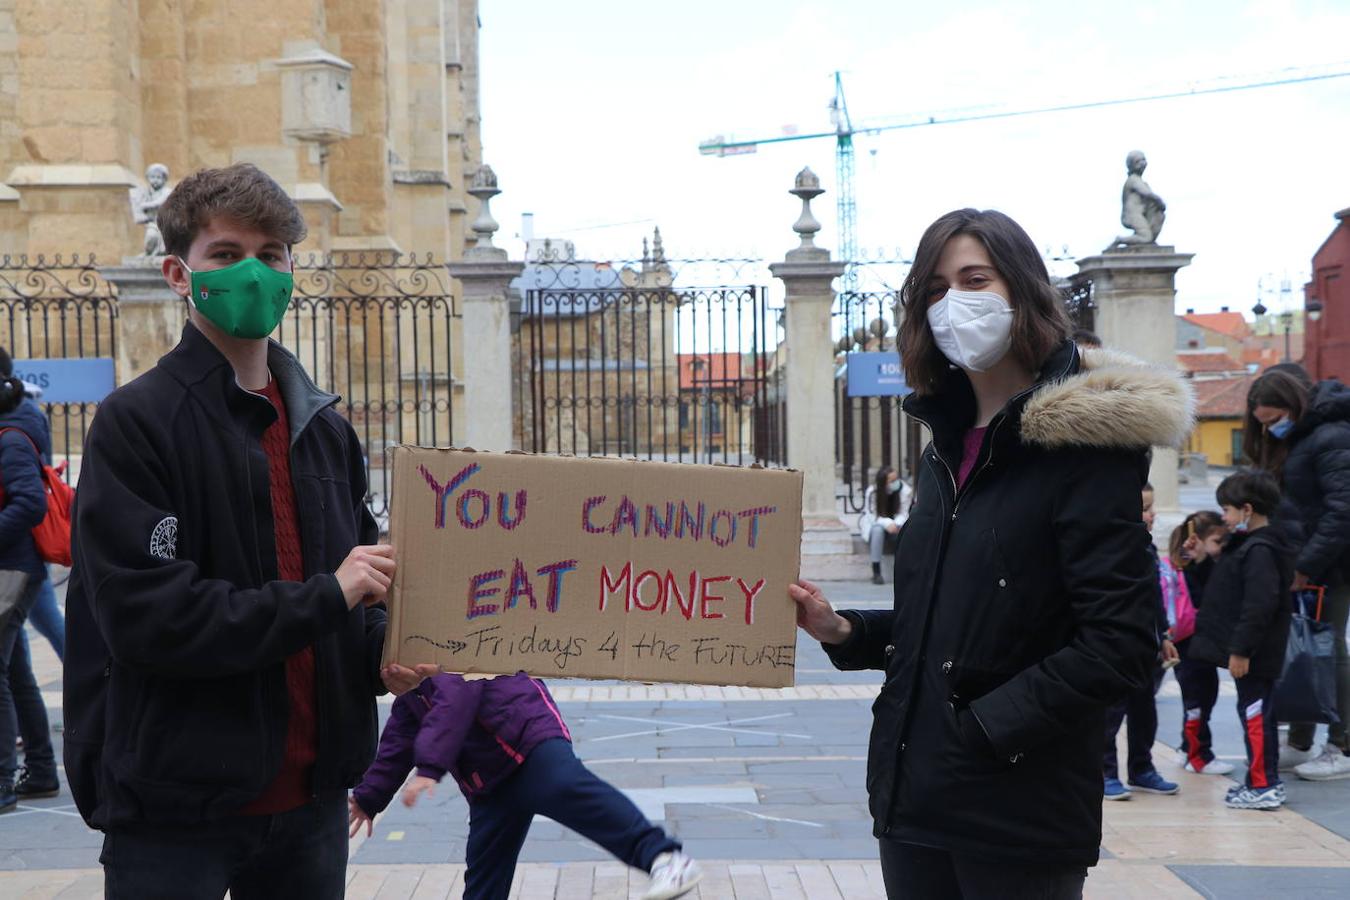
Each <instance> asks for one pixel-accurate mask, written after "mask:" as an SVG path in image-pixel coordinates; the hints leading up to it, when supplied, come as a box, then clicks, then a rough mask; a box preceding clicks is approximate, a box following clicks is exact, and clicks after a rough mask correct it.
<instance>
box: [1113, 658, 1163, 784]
mask: <svg viewBox="0 0 1350 900" xmlns="http://www.w3.org/2000/svg"><path fill="white" fill-rule="evenodd" d="M1162 677H1163V671H1162V669H1158V671H1157V672H1156V673H1155V674H1154V676H1153V685H1152V687H1150V688H1145V689H1144V690H1142V691H1134V692H1132V693H1130V694H1129V695H1128V696H1127V697H1126V698H1125V700H1124V702H1122V703H1117V704H1116V705H1115V706H1113V707H1111V708H1110V709H1108V710H1107V711H1106V734H1105V741H1104V743H1103V744H1102V774H1103V776H1105V777H1106V778H1119V777H1120V767H1119V764H1118V763H1117V762H1116V734H1117V732H1119V731H1120V723H1121V720H1125V719H1127V720H1128V721H1129V725H1128V726H1127V727H1126V729H1125V743H1126V746H1127V747H1128V750H1129V758H1128V759H1127V760H1126V761H1125V765H1126V771H1127V772H1129V777H1130V778H1138V777H1139V776H1140V775H1145V774H1147V773H1149V772H1151V771H1153V741H1154V740H1155V739H1156V738H1157V737H1158V707H1157V704H1156V703H1155V702H1154V699H1153V695H1154V694H1156V693H1158V687H1159V686H1160V685H1161V684H1162Z"/></svg>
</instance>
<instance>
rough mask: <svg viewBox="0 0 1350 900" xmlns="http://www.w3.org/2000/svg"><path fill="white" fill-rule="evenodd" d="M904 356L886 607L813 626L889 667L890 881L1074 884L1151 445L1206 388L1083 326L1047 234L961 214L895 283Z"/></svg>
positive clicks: (815, 621)
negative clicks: (1089, 343)
mask: <svg viewBox="0 0 1350 900" xmlns="http://www.w3.org/2000/svg"><path fill="white" fill-rule="evenodd" d="M901 300H902V303H903V304H904V308H905V317H904V322H903V324H902V326H901V335H900V357H901V359H902V360H903V362H904V366H905V372H906V375H907V378H908V381H909V384H910V385H911V386H912V387H913V388H914V394H913V395H912V396H910V397H909V398H907V399H906V401H905V411H906V412H907V413H909V414H910V415H912V416H915V417H916V418H918V419H920V420H921V421H923V422H924V423H925V424H926V425H927V426H928V428H929V430H930V431H931V433H932V443H931V445H930V446H929V447H928V449H927V450H926V451H925V452H924V454H923V459H922V461H921V463H920V475H919V481H918V484H917V485H916V486H915V491H916V494H917V496H918V502H917V504H916V505H915V507H914V510H913V512H912V513H911V514H910V519H909V522H908V523H907V524H906V526H905V529H904V531H903V532H902V533H901V536H900V546H899V547H898V548H897V550H896V554H897V560H898V562H897V565H896V578H895V605H894V609H893V610H889V611H885V610H845V611H843V612H836V611H835V610H834V609H833V608H832V607H831V606H830V604H829V602H828V601H827V600H826V599H825V597H824V596H823V595H822V594H821V592H820V590H819V589H818V588H817V587H815V586H814V585H811V584H809V583H806V582H801V583H799V584H798V585H796V586H794V587H792V588H790V593H791V595H792V598H793V600H795V601H796V602H797V604H798V614H797V615H798V623H799V624H800V625H801V627H802V628H803V629H804V630H806V631H807V632H808V633H809V634H810V635H811V636H812V637H815V638H816V639H818V640H820V641H821V642H822V643H823V644H824V645H825V649H826V651H827V652H828V653H829V654H830V656H831V658H832V659H833V661H834V663H835V665H837V666H839V667H840V668H846V669H860V668H876V669H883V670H884V671H885V673H886V677H885V683H884V685H883V687H882V689H881V695H880V697H878V699H877V702H876V704H875V705H874V707H873V711H874V723H873V728H872V738H871V747H870V752H869V760H868V777H867V786H868V793H869V795H870V807H871V811H872V815H873V818H874V821H875V833H876V834H877V836H878V837H879V838H880V844H881V864H882V873H883V875H884V877H885V881H886V886H887V891H888V893H889V894H890V895H891V896H900V895H901V893H902V891H903V893H904V896H906V897H960V896H964V897H1012V896H1019V897H1020V896H1037V897H1042V896H1045V897H1076V896H1079V895H1080V894H1081V892H1082V887H1083V881H1084V879H1085V877H1086V870H1087V867H1088V866H1091V865H1093V864H1095V863H1096V861H1097V857H1098V851H1099V846H1100V837H1101V806H1102V804H1101V798H1102V770H1101V759H1102V757H1101V740H1102V737H1101V736H1102V731H1103V728H1104V722H1105V710H1106V707H1107V706H1109V705H1110V704H1112V703H1114V702H1115V701H1117V700H1119V699H1120V698H1121V697H1123V696H1124V695H1125V694H1126V692H1127V691H1129V690H1130V689H1131V688H1138V687H1142V686H1144V685H1147V684H1149V679H1150V678H1151V670H1152V668H1153V666H1154V665H1155V664H1156V659H1157V655H1158V650H1159V644H1158V638H1157V634H1156V631H1155V624H1156V622H1155V617H1156V610H1155V607H1156V605H1157V590H1158V587H1157V584H1158V581H1157V579H1158V573H1157V569H1156V567H1155V566H1154V563H1153V559H1152V557H1151V555H1150V553H1149V549H1148V545H1149V536H1148V531H1147V529H1145V527H1144V523H1143V520H1142V514H1141V513H1142V504H1141V490H1142V487H1143V485H1144V483H1145V480H1146V475H1147V471H1146V468H1147V463H1146V451H1147V449H1148V448H1149V447H1150V446H1152V445H1158V444H1163V445H1173V446H1175V445H1178V444H1180V443H1181V441H1182V440H1183V439H1184V437H1185V436H1186V434H1187V432H1188V431H1189V429H1190V424H1191V406H1192V401H1191V398H1190V395H1189V392H1188V390H1187V388H1186V387H1185V386H1184V384H1183V383H1182V382H1181V381H1180V380H1179V379H1178V378H1176V377H1175V375H1173V374H1172V373H1170V372H1161V371H1154V370H1151V369H1149V368H1147V367H1144V366H1143V365H1142V364H1139V363H1136V362H1134V361H1132V360H1128V359H1122V358H1120V357H1115V356H1110V355H1107V354H1105V353H1104V352H1102V351H1091V352H1089V353H1087V354H1086V355H1081V354H1080V352H1079V350H1078V349H1077V348H1076V347H1075V345H1074V344H1073V342H1071V341H1070V340H1069V325H1068V321H1067V319H1066V317H1065V314H1064V312H1063V311H1062V308H1061V305H1060V297H1059V293H1058V292H1057V291H1056V290H1055V289H1054V288H1053V287H1052V285H1051V284H1050V279H1049V276H1048V274H1047V272H1046V269H1045V264H1044V263H1043V262H1042V260H1041V256H1040V253H1039V252H1038V251H1037V249H1036V244H1035V243H1033V242H1032V240H1031V239H1030V238H1029V237H1028V236H1027V234H1026V232H1025V231H1023V230H1022V228H1021V227H1020V226H1019V225H1018V224H1017V223H1016V222H1014V221H1013V220H1012V219H1010V218H1008V216H1006V215H1004V214H1002V213H1000V212H995V211H992V210H990V211H983V212H980V211H977V210H973V209H963V210H957V211H956V212H952V213H948V214H947V215H945V216H943V217H941V218H940V219H938V220H937V221H936V222H934V223H933V224H932V225H931V226H929V228H928V230H927V231H926V232H925V233H924V236H923V239H922V240H921V241H920V243H919V247H918V250H917V252H916V254H915V260H914V266H913V268H912V269H911V270H910V273H909V276H908V277H907V278H906V280H905V284H904V286H903V288H902V291H901Z"/></svg>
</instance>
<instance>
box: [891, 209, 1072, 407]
mask: <svg viewBox="0 0 1350 900" xmlns="http://www.w3.org/2000/svg"><path fill="white" fill-rule="evenodd" d="M958 234H968V235H970V236H971V237H974V238H975V239H976V240H978V241H979V242H980V243H981V244H983V245H984V249H985V250H986V251H988V253H989V259H990V260H991V261H992V262H993V264H994V268H995V269H997V270H998V273H999V274H1000V275H1002V276H1003V280H1004V281H1006V282H1007V283H1008V288H1009V292H1010V293H1011V294H1012V296H1011V297H1008V298H1007V300H1008V303H1009V304H1011V305H1012V309H1013V325H1012V349H1011V350H1010V351H1009V352H1010V353H1011V354H1012V356H1013V358H1014V359H1016V360H1017V361H1018V362H1019V363H1021V364H1022V366H1024V367H1025V368H1026V369H1027V370H1028V371H1030V372H1037V371H1040V368H1041V366H1042V365H1044V363H1045V360H1046V359H1047V358H1048V357H1049V356H1050V354H1051V353H1052V352H1053V351H1054V349H1055V348H1056V347H1058V346H1059V345H1060V343H1062V342H1063V341H1064V340H1065V338H1067V337H1068V334H1069V328H1070V326H1069V317H1068V315H1067V314H1066V313H1065V312H1064V307H1063V305H1062V303H1061V299H1060V295H1059V291H1057V290H1055V288H1054V286H1053V285H1052V284H1051V283H1050V273H1049V272H1047V271H1046V268H1045V262H1044V260H1042V259H1041V254H1040V251H1038V250H1037V249H1036V245H1035V244H1034V243H1032V241H1031V238H1030V237H1029V236H1028V235H1027V233H1026V232H1025V231H1023V230H1022V226H1021V225H1018V224H1017V223H1016V222H1014V221H1013V220H1012V219H1011V218H1009V217H1008V216H1007V215H1005V214H1003V213H1001V212H999V211H998V210H995V209H985V210H978V209H958V210H955V211H953V212H949V213H947V214H946V215H945V216H942V217H941V218H939V219H938V220H937V221H936V222H934V223H933V224H932V225H929V226H928V230H927V231H925V232H924V233H923V237H922V238H921V239H920V240H919V249H918V250H917V251H915V253H914V265H913V266H912V267H910V270H909V275H908V276H907V277H906V278H905V283H904V285H903V286H901V288H900V303H901V306H902V307H903V308H904V313H905V314H904V320H903V321H902V322H901V325H900V361H901V364H902V365H903V366H904V368H905V379H906V380H907V381H908V382H909V386H910V387H911V388H912V389H913V390H914V391H915V393H918V394H921V395H922V394H932V393H934V392H935V391H937V389H938V387H939V385H941V383H942V379H943V378H944V377H945V376H946V374H947V371H948V369H949V368H950V367H951V363H950V362H949V361H948V360H947V357H945V356H943V355H942V351H941V350H939V349H938V348H937V344H936V343H934V342H933V332H932V331H931V330H930V329H929V327H928V283H929V281H931V280H932V279H933V275H934V271H935V270H936V269H937V265H938V258H939V257H940V256H941V255H942V248H943V247H945V246H946V244H947V241H949V240H951V239H952V238H954V237H956V236H957V235H958Z"/></svg>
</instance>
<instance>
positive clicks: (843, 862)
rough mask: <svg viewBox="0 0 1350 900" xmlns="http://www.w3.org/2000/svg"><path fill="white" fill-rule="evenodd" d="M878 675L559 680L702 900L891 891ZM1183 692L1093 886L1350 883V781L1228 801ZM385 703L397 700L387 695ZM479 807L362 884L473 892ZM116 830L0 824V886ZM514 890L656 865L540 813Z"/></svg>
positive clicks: (86, 870) (52, 882)
mask: <svg viewBox="0 0 1350 900" xmlns="http://www.w3.org/2000/svg"><path fill="white" fill-rule="evenodd" d="M827 593H828V594H829V595H830V596H831V597H832V599H834V600H835V602H836V603H837V604H838V605H844V606H873V607H875V606H885V605H889V597H890V588H889V586H886V587H874V586H872V585H870V584H853V583H848V584H844V583H838V584H830V585H828V586H827ZM30 640H31V641H32V646H33V650H34V657H35V665H36V667H37V669H38V680H39V682H41V683H42V684H43V687H44V691H45V694H46V697H47V699H48V706H49V709H50V710H51V713H52V716H53V721H54V722H56V721H59V719H60V699H61V698H60V670H59V666H58V665H57V663H56V660H55V658H54V656H53V654H52V653H51V650H50V648H49V647H48V646H47V645H46V643H45V641H42V639H41V638H38V637H37V636H36V635H34V634H31V633H30ZM877 684H878V679H877V676H876V673H868V672H859V673H848V672H837V671H835V670H834V669H833V668H831V667H830V666H829V664H828V662H827V661H826V659H825V657H824V654H823V653H822V652H821V651H820V649H819V647H818V646H816V645H815V644H813V643H812V642H809V641H802V642H800V644H799V668H798V673H797V686H796V687H795V688H792V689H789V690H784V691H776V690H752V689H737V688H705V687H689V686H678V685H669V686H666V685H650V686H648V685H628V684H616V683H605V682H585V681H557V682H551V687H552V688H553V689H554V691H555V694H556V696H557V698H558V700H559V704H560V706H561V708H562V711H563V713H564V715H565V716H566V718H567V720H568V722H569V724H570V725H571V727H572V730H573V735H574V737H575V740H576V748H577V752H578V754H579V755H580V756H581V757H582V759H583V760H585V761H586V762H587V764H588V765H589V766H591V767H592V768H593V769H594V770H595V771H596V772H597V773H598V774H600V775H601V776H602V777H604V778H606V779H608V780H609V781H611V782H613V783H614V784H616V785H617V786H618V787H620V788H621V789H622V790H624V791H625V792H626V793H628V794H629V795H630V796H631V797H632V798H633V799H634V800H635V801H636V802H637V803H638V805H639V806H640V807H641V808H642V809H643V810H644V811H645V812H646V813H647V815H648V816H650V817H651V818H653V819H656V820H660V821H661V822H662V823H663V824H664V826H665V827H666V828H668V829H670V830H672V831H673V832H675V833H676V834H678V835H679V836H680V838H681V839H682V840H683V841H684V842H685V845H686V848H687V849H688V850H689V851H690V852H691V853H692V854H693V855H695V856H696V857H697V858H699V859H700V860H701V861H703V862H704V865H705V869H706V870H707V873H708V874H707V877H706V879H705V881H704V882H703V884H702V885H701V887H700V889H699V893H698V894H696V895H695V896H701V897H705V898H719V900H725V898H740V900H744V898H773V900H778V898H792V897H803V898H813V900H814V898H845V897H846V898H848V900H864V898H880V897H883V896H884V891H883V890H882V887H881V880H880V873H879V870H878V868H877V865H876V863H875V859H876V844H875V841H874V840H873V839H872V837H871V825H870V822H869V819H868V817H867V812H866V798H865V792H864V786H863V782H864V769H865V754H866V742H867V731H868V727H869V725H870V712H869V706H870V702H871V699H872V698H873V697H874V696H875V693H876V689H877ZM1178 695H1179V692H1178V691H1177V689H1176V684H1175V682H1174V681H1173V680H1172V679H1170V678H1169V679H1168V680H1167V682H1166V683H1165V685H1164V688H1163V690H1162V692H1161V693H1160V696H1159V701H1158V702H1159V717H1160V721H1161V725H1160V733H1159V744H1158V746H1157V752H1156V760H1157V763H1158V766H1159V768H1160V769H1161V770H1162V771H1163V773H1164V774H1165V775H1167V776H1168V777H1169V778H1173V779H1176V780H1179V781H1180V782H1181V783H1182V792H1181V794H1180V795H1179V796H1176V797H1157V796H1137V797H1135V798H1133V799H1132V800H1130V801H1129V802H1128V803H1111V804H1107V808H1106V828H1105V835H1104V839H1103V852H1102V863H1101V864H1100V865H1099V866H1097V867H1096V868H1094V869H1093V870H1092V873H1091V875H1090V877H1089V879H1088V886H1087V892H1088V895H1089V896H1092V897H1110V898H1116V897H1135V896H1138V897H1149V898H1154V897H1195V896H1204V897H1219V898H1258V897H1268V896H1272V895H1275V894H1279V895H1282V896H1287V897H1300V898H1302V897H1322V896H1325V897H1333V896H1334V897H1344V896H1348V895H1350V840H1348V838H1350V780H1346V781H1339V782H1331V783H1323V784H1311V783H1307V782H1299V781H1297V780H1295V779H1292V778H1291V780H1290V783H1289V795H1290V802H1289V805H1288V807H1286V808H1285V809H1284V810H1281V811H1279V812H1274V813H1257V812H1236V811H1232V810H1228V809H1226V808H1224V807H1223V805H1222V796H1223V792H1224V790H1225V789H1226V788H1227V787H1228V785H1229V784H1230V781H1229V780H1228V779H1227V778H1216V777H1212V776H1209V777H1206V776H1195V775H1188V774H1186V773H1184V772H1182V771H1180V769H1179V767H1178V766H1177V764H1176V761H1175V760H1174V758H1173V754H1172V751H1171V750H1170V749H1168V748H1167V747H1166V746H1165V744H1166V742H1168V741H1175V740H1176V739H1177V737H1178V735H1179V732H1180V722H1181V711H1180V705H1179V699H1178ZM1234 702H1235V699H1234V694H1233V691H1232V685H1231V682H1227V681H1225V682H1224V684H1223V692H1222V696H1221V698H1220V705H1219V708H1218V709H1217V710H1216V711H1215V716H1214V720H1215V734H1216V746H1217V748H1218V750H1219V752H1220V753H1221V754H1222V755H1223V756H1225V757H1228V758H1231V759H1233V760H1234V761H1237V760H1238V759H1240V756H1241V753H1242V742H1241V736H1240V732H1239V730H1238V726H1237V717H1236V714H1235V712H1234V710H1233V703H1234ZM381 712H382V715H384V714H387V712H388V705H387V704H383V705H382V706H381ZM466 813H467V807H466V806H465V803H464V801H463V799H462V798H461V797H460V796H459V795H458V793H457V792H456V791H454V790H453V786H452V785H451V784H450V783H449V782H447V783H445V784H444V785H443V786H442V788H441V790H440V791H439V792H438V793H437V794H436V795H435V796H434V797H431V798H424V800H423V802H422V803H420V804H419V805H418V806H417V807H416V808H414V809H412V810H408V809H405V808H404V807H402V806H401V805H398V804H396V805H394V806H393V807H391V808H390V810H389V811H388V813H386V815H385V816H383V817H382V818H381V819H380V820H379V821H378V823H377V826H376V830H375V834H374V836H373V837H371V838H369V839H366V840H360V841H354V842H353V845H352V851H351V861H352V864H351V866H350V869H349V876H350V885H349V890H348V896H349V897H353V898H374V897H378V898H433V897H434V898H445V897H458V896H459V886H460V879H461V878H462V872H463V867H462V865H459V863H461V862H462V860H463V853H464V840H465V837H466V834H467V824H466ZM100 843H101V837H100V835H98V834H97V833H96V832H91V831H90V830H88V829H87V828H86V827H85V826H84V823H83V822H82V821H81V820H80V818H79V816H78V815H77V814H76V813H75V811H74V807H73V805H72V802H71V799H70V797H69V795H68V794H65V793H63V794H62V795H61V796H60V797H57V798H54V799H51V800H43V801H36V802H33V803H24V804H22V806H21V808H20V809H19V810H18V811H17V812H14V813H10V814H8V815H5V816H0V896H3V897H7V898H8V897H62V898H85V897H98V896H101V886H102V879H101V876H100V873H99V872H98V869H97V865H98V861H97V860H98V849H99V846H100ZM522 862H523V864H522V866H521V868H520V870H519V875H518V878H517V881H516V887H515V891H514V894H513V896H517V897H521V898H548V897H557V898H583V897H587V898H589V897H601V898H625V897H635V896H639V895H640V890H641V887H642V886H643V885H644V884H645V876H643V875H641V873H636V872H632V871H630V870H628V869H626V868H625V867H624V866H622V865H620V864H618V863H616V862H614V861H613V860H611V859H609V858H608V857H607V856H606V854H604V853H603V852H602V851H600V850H598V849H596V848H595V847H594V846H592V845H590V844H589V843H587V842H586V841H585V840H584V839H582V838H581V837H580V836H578V835H576V834H573V833H572V832H570V831H568V830H566V829H564V828H562V827H560V826H558V825H556V824H554V823H552V822H549V821H547V820H540V821H538V822H536V824H535V825H534V827H533V828H532V829H531V832H530V837H529V840H528V841H527V843H526V845H525V849H524V852H523V854H522Z"/></svg>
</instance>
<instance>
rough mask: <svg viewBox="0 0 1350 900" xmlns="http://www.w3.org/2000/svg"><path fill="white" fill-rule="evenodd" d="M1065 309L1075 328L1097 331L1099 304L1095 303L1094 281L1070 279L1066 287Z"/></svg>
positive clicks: (1078, 278) (1081, 278)
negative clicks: (1093, 294)
mask: <svg viewBox="0 0 1350 900" xmlns="http://www.w3.org/2000/svg"><path fill="white" fill-rule="evenodd" d="M1062 293H1063V296H1064V309H1065V311H1066V312H1068V314H1069V320H1070V321H1072V322H1073V327H1074V328H1080V329H1082V330H1084V331H1096V330H1097V304H1096V303H1094V302H1093V296H1092V279H1090V278H1085V277H1082V276H1075V277H1073V278H1070V279H1069V281H1068V284H1067V285H1066V286H1065V287H1064V289H1063V291H1062Z"/></svg>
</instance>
